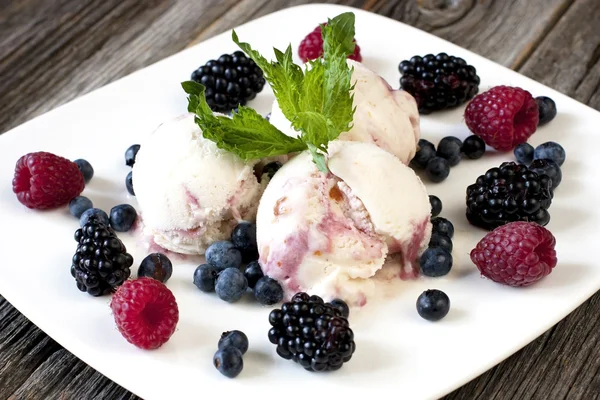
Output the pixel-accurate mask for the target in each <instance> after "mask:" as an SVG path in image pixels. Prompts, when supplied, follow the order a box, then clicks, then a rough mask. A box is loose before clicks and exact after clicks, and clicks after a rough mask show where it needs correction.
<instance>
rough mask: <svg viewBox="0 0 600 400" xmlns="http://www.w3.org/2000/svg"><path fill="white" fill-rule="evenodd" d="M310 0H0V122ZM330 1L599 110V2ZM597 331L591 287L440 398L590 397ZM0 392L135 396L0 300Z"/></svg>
mask: <svg viewBox="0 0 600 400" xmlns="http://www.w3.org/2000/svg"><path fill="white" fill-rule="evenodd" d="M310 2H312V1H306V0H146V1H143V0H0V132H5V131H7V130H8V129H10V128H12V127H15V126H17V125H19V124H21V123H23V122H25V121H27V120H29V119H31V118H33V117H35V116H36V115H40V114H42V113H44V112H46V111H49V110H51V109H52V108H54V107H56V106H58V105H60V104H62V103H64V102H66V101H68V100H71V99H73V98H75V97H77V96H80V95H82V94H84V93H86V92H88V91H90V90H92V89H95V88H97V87H100V86H102V85H105V84H107V83H109V82H111V81H113V80H115V79H117V78H120V77H122V76H124V75H127V74H129V73H131V72H133V71H135V70H137V69H140V68H143V67H145V66H147V65H149V64H151V63H154V62H156V61H158V60H160V59H162V58H164V57H166V56H169V55H171V54H174V53H176V52H178V51H180V50H182V49H184V48H185V47H188V46H191V45H193V44H195V43H198V42H200V41H202V40H205V39H207V38H209V37H211V36H214V35H216V34H218V33H221V32H223V31H226V30H229V29H231V28H233V27H235V26H237V25H239V24H241V23H243V22H246V21H248V20H251V19H254V18H257V17H259V16H262V15H265V14H268V13H270V12H272V11H275V10H277V9H281V8H286V7H289V6H293V5H298V4H303V3H310ZM321 2H323V1H321ZM330 2H332V1H330ZM333 2H336V3H341V4H346V5H351V6H355V7H358V8H362V9H366V10H370V11H373V12H376V13H379V14H382V15H386V16H388V17H391V18H394V19H396V20H399V21H402V22H405V23H408V24H410V25H413V26H416V27H418V28H421V29H423V30H426V31H428V32H431V33H433V34H435V35H438V36H440V37H442V38H445V39H448V40H450V41H452V42H454V43H456V44H458V45H460V46H463V47H465V48H468V49H470V50H472V51H474V52H476V53H479V54H481V55H483V56H485V57H487V58H490V59H492V60H494V61H496V62H498V63H500V64H503V65H505V66H507V67H510V68H512V69H515V70H517V71H519V72H521V73H522V74H525V75H527V76H529V77H531V78H533V79H535V80H538V81H540V82H542V83H544V84H546V85H548V86H550V87H552V88H555V89H557V90H559V91H561V92H563V93H565V94H567V95H569V96H571V97H573V98H575V99H577V100H579V101H581V102H583V103H585V104H588V105H589V106H591V107H593V108H595V109H597V110H600V61H599V59H600V1H599V0H496V1H491V0H338V1H333ZM391 40H402V38H391ZM599 129H600V128H599ZM598 134H600V131H599V132H598ZM0 279H1V278H0ZM599 341H600V294H596V295H595V296H594V297H592V298H591V299H590V300H589V301H587V302H586V303H585V304H583V305H582V306H581V307H579V308H578V309H577V310H576V311H574V312H573V313H572V314H571V315H569V316H568V317H567V318H566V319H564V320H563V321H561V322H560V323H558V324H557V325H556V326H554V327H552V328H551V329H550V330H549V331H547V332H546V333H544V334H543V335H542V336H541V337H539V338H538V339H537V340H535V341H534V342H533V343H531V344H530V345H528V346H527V347H525V348H524V349H523V350H521V351H520V352H518V353H516V354H515V355H513V356H512V357H510V358H509V359H507V360H506V361H504V362H503V363H501V364H500V365H498V366H496V367H494V368H492V369H491V370H489V371H488V372H486V373H484V374H483V375H482V376H480V377H479V378H477V379H475V380H473V381H472V382H470V383H468V384H467V385H465V386H464V387H462V388H460V389H458V390H456V391H455V392H453V393H451V394H450V395H448V396H447V397H445V399H448V400H449V399H469V400H471V399H481V400H488V399H495V400H501V399H502V400H504V399H506V400H508V399H544V400H546V399H582V400H587V399H598V398H600V343H599ZM432 361H434V360H432ZM440 373H443V371H440ZM432 379H435V378H434V377H433V378H432ZM165 384H168V383H165ZM0 399H11V400H21V399H44V400H46V399H78V400H79V399H137V397H136V396H135V395H133V394H131V393H129V392H128V391H127V390H125V389H123V388H121V387H119V386H118V385H116V384H115V383H113V382H111V381H110V380H108V379H107V378H105V377H104V376H102V375H100V374H99V373H98V372H96V371H94V370H93V369H92V368H90V367H89V366H87V365H86V364H84V363H83V362H81V361H80V360H78V359H77V357H75V356H74V355H72V354H70V353H69V352H68V351H66V350H65V349H63V348H62V347H61V346H60V345H58V344H57V343H56V342H55V341H53V340H52V339H50V338H49V337H48V336H47V335H46V334H44V333H43V332H42V331H41V330H39V329H38V328H37V327H36V326H35V325H34V324H32V323H31V322H29V321H28V320H27V319H26V318H25V317H23V316H22V315H21V314H20V313H19V312H18V311H17V310H16V309H14V308H13V307H12V306H11V305H10V304H9V303H8V302H7V301H6V300H4V298H2V297H1V296H0Z"/></svg>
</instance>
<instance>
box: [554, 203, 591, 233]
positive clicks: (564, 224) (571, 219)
mask: <svg viewBox="0 0 600 400" xmlns="http://www.w3.org/2000/svg"><path fill="white" fill-rule="evenodd" d="M548 212H549V213H550V223H549V224H548V226H547V228H548V229H549V230H550V231H551V232H554V233H559V232H560V233H561V234H562V233H564V232H567V231H569V230H572V229H577V228H579V227H580V225H581V224H582V223H585V222H589V214H588V213H585V212H584V211H583V210H581V209H578V208H575V207H572V208H571V207H570V208H565V207H558V206H555V205H553V206H551V207H550V209H549V210H548Z"/></svg>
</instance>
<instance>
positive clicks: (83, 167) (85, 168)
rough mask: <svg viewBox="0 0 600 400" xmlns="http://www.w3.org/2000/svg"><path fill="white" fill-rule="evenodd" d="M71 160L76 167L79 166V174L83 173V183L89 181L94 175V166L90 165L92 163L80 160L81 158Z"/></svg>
mask: <svg viewBox="0 0 600 400" xmlns="http://www.w3.org/2000/svg"><path fill="white" fill-rule="evenodd" d="M73 162H74V163H75V164H77V168H79V171H81V174H82V175H83V181H84V182H85V183H88V182H89V181H91V180H92V178H93V177H94V168H93V167H92V164H90V163H89V162H88V161H86V160H82V159H81V158H80V159H78V160H75V161H73Z"/></svg>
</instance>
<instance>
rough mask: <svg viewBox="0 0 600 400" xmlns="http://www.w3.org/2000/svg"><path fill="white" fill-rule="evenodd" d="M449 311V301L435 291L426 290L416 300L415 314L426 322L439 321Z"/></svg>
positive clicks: (446, 297)
mask: <svg viewBox="0 0 600 400" xmlns="http://www.w3.org/2000/svg"><path fill="white" fill-rule="evenodd" d="M448 311H450V299H449V298H448V295H446V293H444V292H442V291H441V290H437V289H430V290H426V291H424V292H423V293H421V295H420V296H419V298H418V299H417V312H418V313H419V315H420V316H421V317H422V318H424V319H426V320H428V321H439V320H440V319H442V318H444V317H445V316H446V315H447V314H448Z"/></svg>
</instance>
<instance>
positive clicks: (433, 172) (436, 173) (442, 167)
mask: <svg viewBox="0 0 600 400" xmlns="http://www.w3.org/2000/svg"><path fill="white" fill-rule="evenodd" d="M425 172H426V174H427V178H429V180H430V181H431V182H435V183H438V182H441V181H443V180H444V179H446V178H447V177H448V175H450V164H449V163H448V160H446V159H445V158H442V157H433V158H432V159H431V160H429V162H428V163H427V167H426V168H425Z"/></svg>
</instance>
